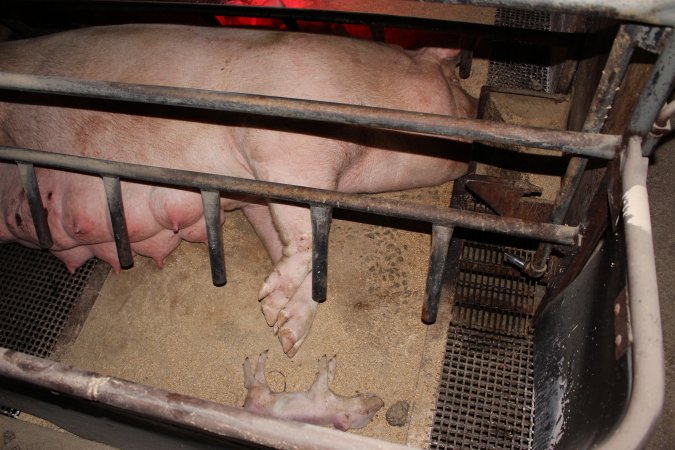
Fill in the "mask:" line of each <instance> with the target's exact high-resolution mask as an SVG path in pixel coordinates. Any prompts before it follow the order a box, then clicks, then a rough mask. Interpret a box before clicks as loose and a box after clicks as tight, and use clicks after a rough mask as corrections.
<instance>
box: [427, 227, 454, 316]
mask: <svg viewBox="0 0 675 450" xmlns="http://www.w3.org/2000/svg"><path fill="white" fill-rule="evenodd" d="M453 231H454V227H446V226H443V225H436V224H434V225H433V227H432V230H431V256H430V257H429V271H428V272H427V290H426V296H425V299H424V305H423V306H422V322H424V323H427V324H430V323H434V322H435V321H436V316H437V315H438V303H439V301H440V299H441V288H442V286H443V275H444V274H445V265H446V262H447V259H448V249H449V248H450V240H451V239H452V232H453Z"/></svg>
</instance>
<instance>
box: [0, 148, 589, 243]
mask: <svg viewBox="0 0 675 450" xmlns="http://www.w3.org/2000/svg"><path fill="white" fill-rule="evenodd" d="M0 159H3V160H9V161H16V162H28V163H34V164H37V165H39V166H44V167H50V168H54V169H61V170H64V169H65V170H71V171H76V172H84V173H93V174H97V175H103V176H106V175H107V176H119V177H122V178H127V179H133V180H137V181H146V182H150V183H158V184H164V185H170V186H175V187H187V188H194V189H199V190H204V189H206V190H214V191H219V192H230V193H234V194H247V195H254V196H258V197H264V198H272V199H276V200H284V201H291V202H296V203H305V204H322V205H327V206H333V207H336V208H343V209H350V210H354V211H362V212H367V213H374V214H380V215H384V216H392V217H400V218H405V219H413V220H421V221H424V222H430V223H433V224H437V225H445V226H458V227H462V228H471V229H475V230H480V231H491V232H495V233H503V234H510V235H514V236H520V237H525V238H531V239H540V240H543V241H550V242H554V243H557V244H565V245H578V244H579V242H578V241H579V227H568V226H562V225H552V224H548V223H537V222H528V221H524V220H520V219H514V218H507V217H498V216H493V215H491V214H481V213H476V212H472V211H463V210H457V209H448V208H440V207H436V206H430V205H422V204H419V203H414V202H404V201H399V200H392V199H382V198H378V197H375V196H371V195H358V194H347V193H343V192H335V191H329V190H324V189H315V188H307V187H301V186H292V185H287V184H281V183H271V182H268V181H259V180H249V179H244V178H236V177H230V176H225V175H215V174H207V173H201V172H192V171H187V170H177V169H169V168H164V167H152V166H144V165H139V164H130V163H123V162H118V161H105V160H100V159H93V158H85V157H82V156H73V155H64V154H59V153H49V152H44V151H38V150H29V149H22V148H15V147H7V146H0Z"/></svg>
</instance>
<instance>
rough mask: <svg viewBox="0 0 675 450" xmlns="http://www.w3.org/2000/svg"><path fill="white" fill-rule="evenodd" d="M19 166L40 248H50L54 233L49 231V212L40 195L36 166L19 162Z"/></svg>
mask: <svg viewBox="0 0 675 450" xmlns="http://www.w3.org/2000/svg"><path fill="white" fill-rule="evenodd" d="M17 165H18V166H19V176H20V177H21V182H22V183H23V190H24V191H25V192H26V200H27V201H28V207H29V209H30V215H31V217H32V218H33V226H34V227H35V234H36V235H37V238H38V243H39V244H40V248H49V247H51V246H52V244H53V241H52V234H51V233H50V231H49V223H48V222H47V214H45V208H44V206H43V205H42V197H41V196H40V188H39V187H38V184H37V177H36V176H35V168H34V167H33V164H31V163H17Z"/></svg>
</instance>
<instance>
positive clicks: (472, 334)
mask: <svg viewBox="0 0 675 450" xmlns="http://www.w3.org/2000/svg"><path fill="white" fill-rule="evenodd" d="M532 347H533V338H532V337H531V335H529V336H527V337H524V338H523V337H509V336H500V335H496V334H492V333H484V332H480V331H475V330H471V329H468V328H466V327H463V326H455V325H451V326H450V330H449V332H448V341H447V346H446V358H445V361H444V363H443V372H442V376H441V383H440V388H439V398H438V402H437V405H436V414H435V417H434V423H433V426H432V430H431V436H430V443H429V448H431V449H457V448H477V449H526V448H530V446H531V444H532V417H533V413H534V411H533V392H532V389H533V382H534V380H533V372H534V370H533V356H532Z"/></svg>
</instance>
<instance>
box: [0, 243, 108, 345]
mask: <svg viewBox="0 0 675 450" xmlns="http://www.w3.org/2000/svg"><path fill="white" fill-rule="evenodd" d="M95 263H96V260H95V259H91V260H89V261H88V262H87V263H86V264H84V265H83V266H82V267H80V268H79V269H78V270H77V271H76V272H75V274H74V275H71V274H69V273H68V271H67V270H66V268H65V266H64V265H63V263H62V262H61V261H59V260H58V259H56V257H54V256H53V255H51V254H50V253H48V252H45V251H40V250H33V249H29V248H25V247H22V246H20V245H17V244H3V245H0V267H1V268H2V269H1V270H0V286H2V292H0V345H1V346H3V347H6V348H9V349H12V350H16V351H21V352H25V353H28V354H31V355H35V356H39V357H43V358H45V357H48V356H49V355H50V354H51V352H52V350H53V348H54V345H55V344H56V341H57V339H58V338H59V334H60V333H61V330H62V329H63V327H64V325H65V323H66V321H67V320H68V317H69V315H70V312H71V310H72V308H73V306H74V305H75V302H76V301H77V299H78V298H79V297H80V293H81V292H82V289H84V287H85V286H86V284H87V281H88V279H89V276H90V275H91V273H92V270H93V268H94V264H95Z"/></svg>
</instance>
